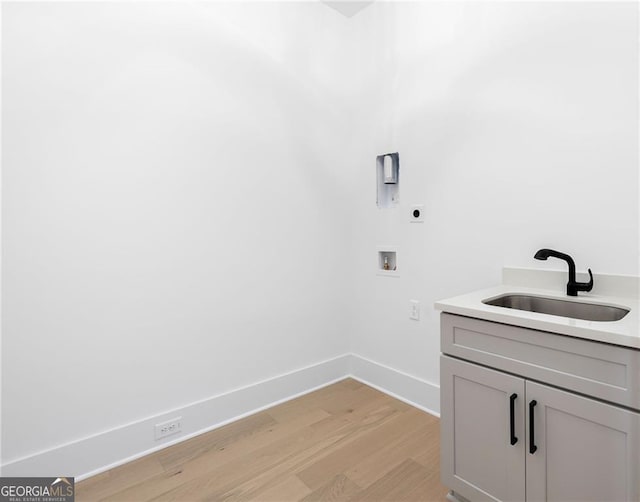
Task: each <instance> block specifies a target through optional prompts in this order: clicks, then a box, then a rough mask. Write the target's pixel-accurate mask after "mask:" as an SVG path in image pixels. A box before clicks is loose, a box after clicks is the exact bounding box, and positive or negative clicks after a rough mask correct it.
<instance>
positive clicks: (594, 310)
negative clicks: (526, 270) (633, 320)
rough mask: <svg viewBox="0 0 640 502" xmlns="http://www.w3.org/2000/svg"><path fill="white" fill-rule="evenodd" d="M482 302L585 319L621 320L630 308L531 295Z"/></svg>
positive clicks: (504, 297)
mask: <svg viewBox="0 0 640 502" xmlns="http://www.w3.org/2000/svg"><path fill="white" fill-rule="evenodd" d="M482 303H484V304H486V305H494V306H496V307H505V308H508V309H517V310H528V311H529V312H538V313H540V314H550V315H557V316H561V317H571V318H573V319H584V320H585V321H619V320H620V319H622V318H623V317H624V316H626V315H627V314H628V313H629V310H628V309H625V308H622V307H614V306H612V305H600V304H597V303H581V302H572V301H569V300H558V299H556V298H545V297H542V296H529V295H511V294H509V295H502V296H498V297H497V298H488V299H486V300H482Z"/></svg>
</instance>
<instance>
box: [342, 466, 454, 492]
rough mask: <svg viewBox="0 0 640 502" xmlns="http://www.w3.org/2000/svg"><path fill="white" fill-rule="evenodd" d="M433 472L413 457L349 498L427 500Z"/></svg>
mask: <svg viewBox="0 0 640 502" xmlns="http://www.w3.org/2000/svg"><path fill="white" fill-rule="evenodd" d="M432 477H433V473H432V472H431V471H430V470H429V469H427V468H426V467H424V466H423V465H420V464H419V463H418V462H416V461H415V460H412V459H407V460H405V461H404V462H402V463H401V464H400V465H398V466H397V467H396V468H395V469H393V470H391V471H390V472H388V473H387V474H386V475H384V476H383V477H382V478H380V479H379V480H378V481H376V482H375V483H373V484H372V485H371V486H369V487H368V488H367V489H366V490H362V491H361V492H359V493H357V494H356V495H354V496H353V497H351V498H350V499H349V501H350V502H360V501H362V502H372V501H376V500H380V501H381V500H389V501H395V502H401V501H407V502H416V501H419V500H427V499H426V498H423V496H425V494H426V493H428V491H429V485H430V484H431V483H433V479H432ZM446 493H447V490H446V489H444V490H443V498H442V499H431V500H445V499H444V495H446Z"/></svg>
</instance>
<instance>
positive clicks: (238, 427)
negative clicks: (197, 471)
mask: <svg viewBox="0 0 640 502" xmlns="http://www.w3.org/2000/svg"><path fill="white" fill-rule="evenodd" d="M275 424H276V420H275V419H274V418H273V417H272V416H271V415H269V413H267V412H262V413H256V414H255V415H251V416H249V417H247V418H245V419H243V420H238V421H237V422H233V423H231V424H228V425H225V426H224V427H220V428H219V429H215V430H212V431H210V432H207V433H205V434H201V435H199V436H197V437H195V438H192V439H189V440H187V441H184V442H183V443H178V444H177V445H175V446H173V447H171V448H167V449H165V450H161V451H160V452H158V461H159V462H160V463H161V464H162V466H163V467H164V468H165V470H171V469H174V468H176V467H178V466H180V465H182V464H184V463H186V462H188V461H189V460H191V459H193V458H198V457H200V456H202V455H204V454H206V453H207V452H209V451H212V450H221V449H223V448H225V447H226V446H227V445H229V444H231V443H234V442H237V441H238V440H240V439H241V438H244V437H248V436H253V435H256V434H257V433H259V432H261V431H263V430H265V429H268V428H269V427H273V426H274V425H275Z"/></svg>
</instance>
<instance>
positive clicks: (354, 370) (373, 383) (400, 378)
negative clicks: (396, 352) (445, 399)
mask: <svg viewBox="0 0 640 502" xmlns="http://www.w3.org/2000/svg"><path fill="white" fill-rule="evenodd" d="M349 376H350V377H351V378H353V379H354V380H358V381H359V382H362V383H364V384H365V385H369V386H370V387H373V388H374V389H377V390H379V391H380V392H384V393H385V394H388V395H390V396H391V397H394V398H396V399H399V400H400V401H403V402H405V403H407V404H410V405H411V406H414V407H416V408H418V409H421V410H422V411H425V412H427V413H429V414H431V415H434V416H436V417H440V386H439V385H437V384H435V383H432V382H428V381H427V380H423V379H422V378H418V377H416V376H413V375H409V374H408V373H404V372H402V371H399V370H397V369H395V368H391V367H390V366H386V365H384V364H381V363H378V362H376V361H372V360H371V359H367V358H366V357H362V356H359V355H356V354H351V374H350V375H349Z"/></svg>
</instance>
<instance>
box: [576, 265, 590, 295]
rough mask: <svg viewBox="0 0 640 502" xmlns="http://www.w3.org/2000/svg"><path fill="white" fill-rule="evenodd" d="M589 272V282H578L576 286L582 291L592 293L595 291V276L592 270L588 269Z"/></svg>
mask: <svg viewBox="0 0 640 502" xmlns="http://www.w3.org/2000/svg"><path fill="white" fill-rule="evenodd" d="M587 271H588V272H589V282H578V283H577V284H576V285H577V286H578V287H579V288H580V291H591V290H592V289H593V274H592V273H591V269H590V268H589V269H587Z"/></svg>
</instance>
